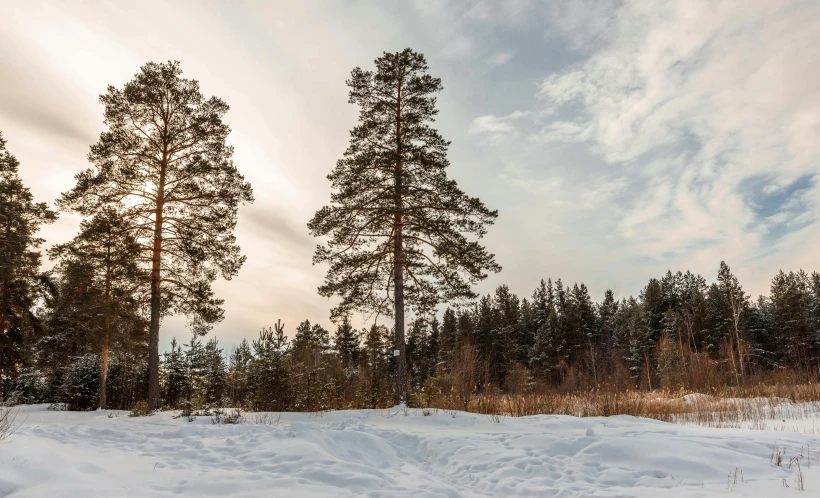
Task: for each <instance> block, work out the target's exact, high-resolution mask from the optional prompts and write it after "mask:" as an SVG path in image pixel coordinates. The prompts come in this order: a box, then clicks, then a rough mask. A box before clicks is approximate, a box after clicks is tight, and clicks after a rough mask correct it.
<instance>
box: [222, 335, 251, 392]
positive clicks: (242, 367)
mask: <svg viewBox="0 0 820 498" xmlns="http://www.w3.org/2000/svg"><path fill="white" fill-rule="evenodd" d="M252 362H253V353H252V352H251V346H250V344H248V341H247V339H242V342H240V343H239V346H237V348H236V349H235V350H234V351H233V353H232V354H231V360H230V363H229V365H228V388H229V394H230V397H231V402H232V403H233V406H245V404H246V403H247V401H248V396H249V390H250V389H249V388H250V366H251V363H252Z"/></svg>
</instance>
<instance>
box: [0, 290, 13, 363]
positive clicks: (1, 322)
mask: <svg viewBox="0 0 820 498" xmlns="http://www.w3.org/2000/svg"><path fill="white" fill-rule="evenodd" d="M10 300H11V291H10V290H9V282H8V280H4V281H3V285H2V286H0V336H4V335H6V324H7V323H8V318H7V316H8V313H9V301H10ZM2 371H3V347H2V344H1V343H0V373H1V372H2Z"/></svg>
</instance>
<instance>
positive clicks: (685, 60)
mask: <svg viewBox="0 0 820 498" xmlns="http://www.w3.org/2000/svg"><path fill="white" fill-rule="evenodd" d="M590 6H591V4H590V3H589V2H567V3H562V7H561V8H555V9H553V10H552V11H551V12H552V17H551V18H549V19H548V20H547V21H546V22H547V23H548V25H549V26H550V29H548V31H549V32H550V33H551V34H552V35H553V36H558V37H561V38H562V39H564V40H565V43H567V44H568V45H569V46H570V47H572V48H573V49H574V50H575V51H576V53H577V54H578V56H579V60H578V61H577V62H576V63H573V64H570V65H569V66H567V67H565V68H564V69H562V70H560V71H556V72H554V73H552V74H547V75H544V77H543V78H542V80H541V82H540V84H539V88H538V91H537V92H536V94H537V104H536V105H535V106H534V107H533V108H532V109H529V110H527V111H524V112H525V115H526V117H527V118H528V119H529V122H527V123H524V122H522V121H520V120H514V119H509V118H508V117H507V116H499V117H496V116H492V115H489V116H488V115H485V116H481V117H479V118H476V120H474V121H473V124H472V126H471V131H472V132H473V133H486V134H489V135H491V136H494V137H497V136H499V135H502V134H503V135H509V136H512V135H514V134H516V133H525V134H526V135H527V136H528V137H530V138H532V139H536V140H538V141H540V142H542V143H544V144H547V146H548V144H565V146H569V145H566V144H573V143H574V144H578V145H581V146H582V147H584V148H585V149H586V150H587V151H589V152H590V153H592V154H593V155H594V156H596V157H598V158H600V159H601V160H602V161H603V164H602V165H601V166H600V167H599V168H598V171H600V172H601V173H604V172H606V173H607V174H612V173H613V172H615V174H616V175H617V178H618V182H619V183H618V184H617V186H612V187H611V188H609V187H607V188H609V191H610V192H612V193H613V195H611V196H610V198H609V202H610V205H609V208H610V209H609V210H608V212H607V213H606V215H608V216H610V217H611V219H612V225H613V230H616V231H617V235H618V237H619V238H620V240H621V241H622V243H624V244H627V245H629V246H630V247H632V249H633V250H635V251H638V252H639V253H641V254H644V255H646V256H649V257H652V258H655V259H658V260H664V261H670V260H673V259H674V260H677V261H687V260H700V259H702V258H703V257H705V256H706V255H709V256H710V257H716V258H733V259H734V260H735V261H738V262H743V263H748V262H751V261H754V260H756V259H757V258H759V257H763V256H765V255H766V254H769V253H770V252H771V249H772V246H773V245H774V246H778V247H781V248H782V251H781V252H780V256H781V258H782V259H783V260H784V262H785V261H786V260H787V259H789V258H792V257H793V258H796V259H798V260H801V263H805V264H816V263H818V259H817V258H816V257H814V258H812V257H808V258H806V257H805V256H806V251H805V247H804V246H802V244H805V240H806V238H805V237H799V238H798V237H792V236H791V235H792V234H793V233H795V232H798V231H805V232H808V233H809V234H812V233H813V234H820V224H819V223H818V217H817V216H816V214H815V213H816V212H817V207H818V200H820V186H818V185H817V183H816V182H814V181H813V178H814V175H816V174H817V173H818V170H819V169H820V64H818V63H820V51H818V50H817V48H816V47H817V44H818V42H820V35H818V29H817V26H818V25H820V4H818V3H817V2H805V1H788V2H769V1H756V2H744V3H742V4H741V3H734V2H709V1H690V0H685V1H684V0H680V1H670V2H656V1H641V0H636V1H628V2H623V3H622V4H620V5H618V6H617V7H615V8H609V7H608V8H607V9H608V10H607V11H606V12H601V11H600V9H598V10H596V8H591V7H590ZM590 26H591V27H593V28H594V29H588V28H590ZM533 130H534V131H533ZM533 167H534V168H535V169H537V166H533ZM565 186H566V188H569V189H572V190H574V191H576V192H577V196H578V197H581V198H588V199H590V198H595V197H596V194H595V191H596V189H598V188H600V187H596V186H590V185H589V182H588V181H586V180H585V179H584V178H578V179H577V181H575V182H565ZM604 191H606V190H604ZM767 191H769V192H774V193H768V194H767V193H766V192H767ZM569 195H570V196H573V194H572V193H570V194H569ZM583 204H584V203H579V205H583ZM761 205H765V209H761V207H760V206H761ZM801 255H802V256H801ZM801 263H799V264H801ZM738 264H740V263H738Z"/></svg>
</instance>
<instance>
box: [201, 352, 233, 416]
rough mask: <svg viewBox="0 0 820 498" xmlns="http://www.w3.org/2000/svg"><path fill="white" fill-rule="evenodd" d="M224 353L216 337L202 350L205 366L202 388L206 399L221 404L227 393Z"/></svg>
mask: <svg viewBox="0 0 820 498" xmlns="http://www.w3.org/2000/svg"><path fill="white" fill-rule="evenodd" d="M222 354H223V351H222V349H221V348H220V347H219V341H217V340H216V337H214V338H211V339H210V340H209V341H208V343H207V344H205V348H204V349H203V351H202V356H203V366H204V373H203V386H202V387H203V389H202V390H203V395H204V398H205V401H206V402H208V403H217V404H220V403H221V402H222V397H223V395H224V394H225V381H226V376H227V368H226V366H225V358H224V357H223V356H222Z"/></svg>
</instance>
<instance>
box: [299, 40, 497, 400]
mask: <svg viewBox="0 0 820 498" xmlns="http://www.w3.org/2000/svg"><path fill="white" fill-rule="evenodd" d="M375 64H376V71H375V72H374V71H365V70H362V69H360V68H356V69H354V70H353V72H352V74H351V78H350V79H349V80H348V81H347V84H348V86H349V87H350V103H353V104H356V105H358V106H359V108H360V113H359V125H358V126H356V127H355V128H354V129H353V130H352V131H351V139H350V146H349V147H348V149H347V151H346V152H345V154H344V158H343V159H341V160H339V161H338V163H337V165H336V168H335V169H334V170H333V172H332V173H331V174H330V175H329V176H328V179H329V180H330V182H331V185H332V187H333V189H334V191H333V193H332V195H331V204H330V205H329V206H325V207H323V208H322V209H320V210H319V211H318V212H317V213H316V215H315V216H314V218H313V219H312V220H311V221H310V223H309V224H308V227H309V228H310V231H311V233H312V234H313V235H314V236H317V237H324V236H328V237H329V240H328V242H327V245H325V246H319V247H318V248H317V250H316V254H315V256H314V258H313V261H314V264H316V263H329V265H330V268H329V270H328V272H327V276H326V279H325V283H324V285H322V286H321V287H320V288H319V293H320V294H321V295H323V296H332V295H339V296H341V298H342V300H341V303H340V304H339V306H337V307H336V308H335V309H334V310H333V316H334V317H342V316H345V315H348V314H349V313H350V312H352V311H362V312H375V313H377V314H384V315H388V316H393V317H394V319H395V326H394V329H395V337H396V349H397V350H398V351H399V357H398V358H397V360H398V361H397V380H396V381H397V385H396V401H397V402H400V401H404V400H405V398H406V389H407V372H406V368H407V358H406V351H405V330H404V318H405V303H407V305H408V306H409V308H411V309H412V310H415V311H416V312H417V314H418V315H423V314H424V313H426V312H428V311H429V310H431V309H433V307H434V306H435V305H436V304H438V303H439V302H441V301H442V300H447V301H455V300H458V299H461V298H465V297H472V296H473V292H472V290H471V288H470V285H471V284H474V283H476V282H478V281H480V280H482V279H484V278H485V277H486V275H487V272H488V271H499V270H500V267H499V266H498V265H497V264H496V263H495V261H494V258H493V255H492V254H490V253H488V252H487V251H486V250H485V249H484V248H483V247H482V246H481V245H480V244H479V243H478V242H477V241H471V240H469V239H468V238H467V237H466V235H472V236H474V237H476V238H481V237H482V236H483V235H484V234H485V233H486V227H487V226H488V225H490V224H492V223H493V221H494V220H495V218H496V216H497V213H496V212H495V211H491V210H489V209H487V208H486V207H485V206H484V204H483V203H482V202H481V201H480V200H479V199H477V198H473V197H469V196H467V195H466V194H465V193H464V192H462V191H461V189H459V187H458V185H457V184H456V182H455V181H454V180H452V179H448V178H447V175H446V169H447V167H448V166H449V162H448V160H447V147H448V146H449V143H448V142H447V141H446V140H444V139H443V138H442V137H441V135H439V133H438V132H437V131H436V130H435V129H433V128H432V127H431V126H430V123H432V122H433V121H434V118H435V116H436V114H437V112H438V111H437V110H436V105H435V104H436V98H435V94H436V93H438V92H439V91H441V89H442V86H441V80H439V79H438V78H433V77H432V76H430V75H428V74H427V62H426V61H425V59H424V56H423V55H421V54H419V53H416V52H413V51H412V50H410V49H406V50H404V51H402V52H398V53H385V54H384V55H383V56H382V57H380V58H378V59H377V60H376V61H375Z"/></svg>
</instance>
